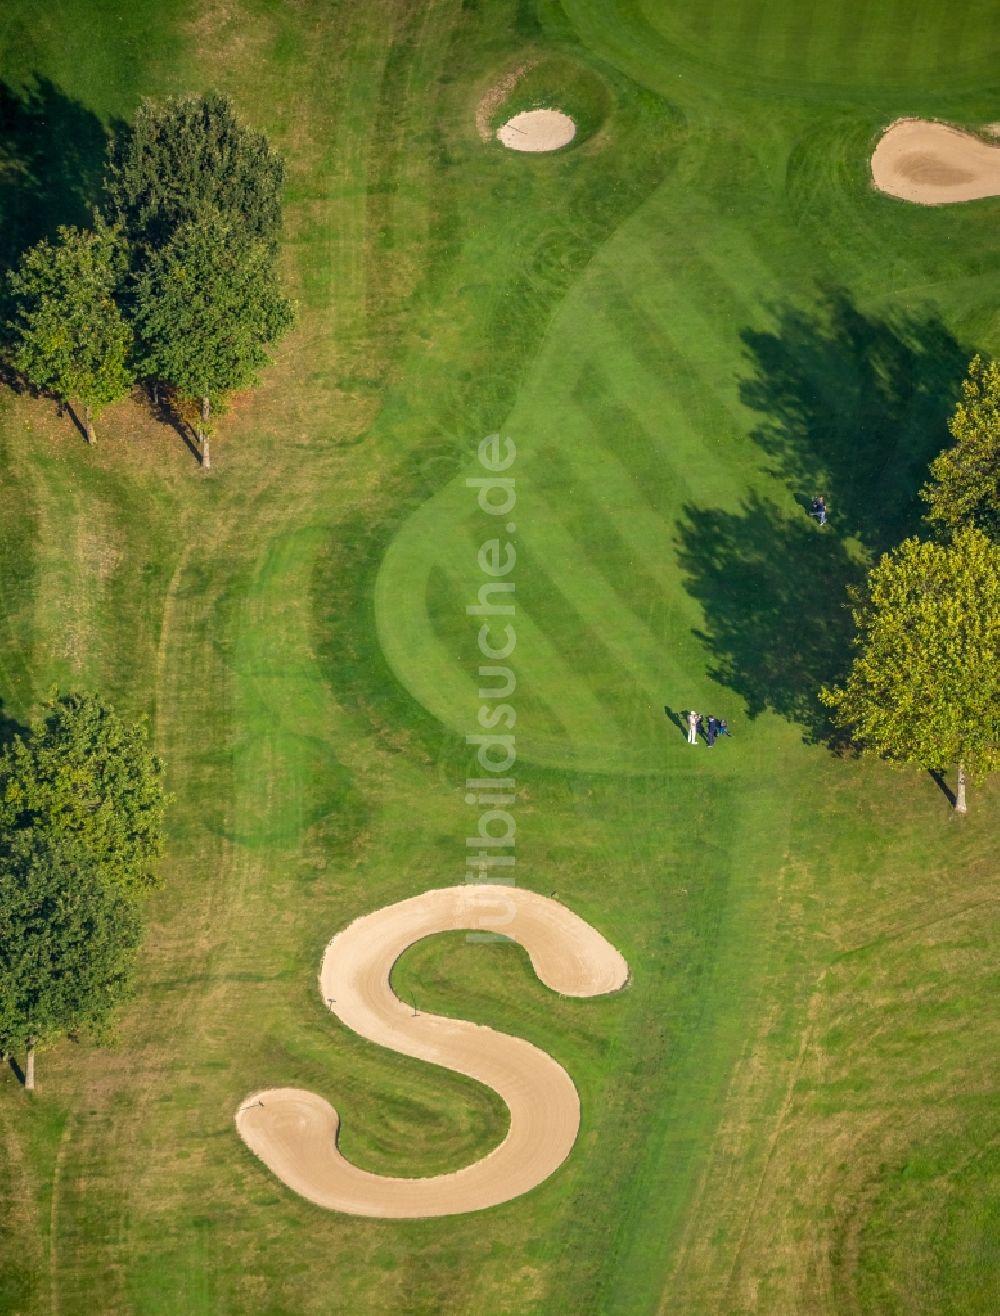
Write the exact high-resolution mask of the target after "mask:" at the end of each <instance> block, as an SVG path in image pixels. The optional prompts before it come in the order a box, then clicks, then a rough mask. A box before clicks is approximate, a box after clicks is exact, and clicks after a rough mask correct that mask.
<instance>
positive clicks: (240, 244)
mask: <svg viewBox="0 0 1000 1316" xmlns="http://www.w3.org/2000/svg"><path fill="white" fill-rule="evenodd" d="M135 318H136V328H137V333H138V336H139V339H140V343H141V353H142V355H141V361H142V369H143V371H144V372H145V373H147V374H149V375H151V376H153V377H155V378H158V379H160V380H163V381H164V382H166V383H168V384H171V385H173V386H174V388H176V389H177V391H178V393H179V394H180V395H181V397H183V398H186V399H189V400H191V401H194V402H195V403H196V404H197V406H198V420H197V422H196V428H197V434H198V439H199V442H200V444H201V450H202V463H203V465H204V466H205V467H206V469H207V468H208V467H209V466H210V464H211V461H210V455H209V447H208V433H209V430H208V427H209V423H210V419H211V415H212V412H213V410H214V409H216V408H218V407H219V406H220V405H221V404H222V403H223V402H224V400H225V397H226V395H227V394H228V393H229V392H231V391H232V390H233V389H238V388H246V387H248V386H249V385H251V384H253V383H255V382H256V378H257V372H258V370H259V369H260V368H261V367H262V366H263V365H264V364H266V362H267V360H268V352H267V348H268V345H269V344H271V343H273V342H275V341H276V340H277V339H278V338H279V337H280V335H281V334H282V333H284V331H285V330H286V329H287V328H288V327H289V325H290V324H291V322H292V308H291V305H290V304H289V302H288V301H287V300H286V299H285V297H283V296H282V293H281V289H280V287H279V284H278V276H277V272H276V270H275V267H274V260H273V255H272V252H271V250H270V248H269V247H268V246H267V244H266V243H264V242H262V241H260V239H258V238H255V237H252V236H250V235H248V234H247V233H245V232H243V231H241V229H240V228H239V226H238V225H237V224H235V223H234V222H233V221H232V220H230V219H229V218H227V217H226V216H224V215H222V214H220V213H219V212H217V211H205V212H203V213H202V214H201V215H200V216H199V217H198V218H196V219H193V220H191V221H190V222H189V223H186V224H183V225H182V226H181V227H180V228H179V229H178V230H177V232H176V233H175V234H174V236H173V238H172V239H171V240H170V242H169V243H168V244H167V246H166V247H164V248H163V249H162V250H159V251H155V252H153V253H152V255H151V256H150V259H149V265H148V268H147V269H146V270H145V271H144V272H143V273H142V274H141V275H140V276H139V279H138V281H137V284H136V298H135Z"/></svg>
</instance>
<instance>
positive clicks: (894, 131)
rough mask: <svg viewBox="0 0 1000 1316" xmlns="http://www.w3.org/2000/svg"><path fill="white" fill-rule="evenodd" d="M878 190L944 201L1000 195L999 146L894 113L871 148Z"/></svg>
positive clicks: (926, 202)
mask: <svg viewBox="0 0 1000 1316" xmlns="http://www.w3.org/2000/svg"><path fill="white" fill-rule="evenodd" d="M872 179H873V181H874V183H875V186H876V187H877V188H878V189H879V191H880V192H887V193H888V194H889V195H890V196H896V197H900V198H901V199H902V200H903V201H915V202H917V204H918V205H922V206H942V205H947V204H948V203H950V202H954V201H978V200H980V198H982V197H987V196H1000V146H994V145H992V144H991V143H989V142H984V141H982V140H981V139H980V138H978V137H973V136H972V135H971V133H964V132H960V131H959V129H957V128H949V127H948V125H947V124H945V123H934V122H932V121H931V120H928V119H897V120H896V122H895V123H893V124H890V126H889V127H888V128H887V129H886V130H885V132H884V133H883V134H882V136H881V138H880V139H879V143H878V145H877V146H876V147H875V150H874V151H873V153H872Z"/></svg>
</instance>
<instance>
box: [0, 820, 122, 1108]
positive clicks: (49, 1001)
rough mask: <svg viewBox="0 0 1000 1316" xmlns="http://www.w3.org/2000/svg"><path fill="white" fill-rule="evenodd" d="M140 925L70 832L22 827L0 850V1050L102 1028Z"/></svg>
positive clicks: (30, 1061)
mask: <svg viewBox="0 0 1000 1316" xmlns="http://www.w3.org/2000/svg"><path fill="white" fill-rule="evenodd" d="M139 937H140V923H139V915H138V911H137V910H136V908H135V907H134V904H133V902H132V901H130V900H129V899H128V897H127V896H126V895H125V894H124V892H122V891H121V890H119V889H118V888H117V887H115V886H114V885H113V884H109V883H108V882H107V881H106V880H105V877H104V875H103V874H102V873H101V872H100V871H99V869H98V866H97V865H96V864H95V862H94V860H93V858H92V857H91V856H88V855H87V854H85V853H84V852H83V850H81V849H80V848H79V847H78V846H77V845H76V844H75V843H74V841H73V840H72V839H71V838H69V837H63V838H62V839H56V838H55V837H53V836H51V835H48V834H46V833H45V832H42V831H38V830H35V829H31V828H29V829H26V830H24V831H21V832H19V833H18V834H17V835H16V836H15V837H14V838H13V840H12V842H11V843H10V844H9V845H8V846H7V847H6V849H5V851H4V852H3V853H0V1054H10V1053H15V1052H25V1053H26V1055H27V1060H26V1064H25V1087H26V1088H29V1089H30V1088H33V1087H34V1082H35V1048H36V1046H38V1045H39V1044H40V1043H44V1042H47V1041H50V1040H52V1039H54V1038H56V1037H59V1036H63V1035H65V1034H70V1035H75V1034H77V1033H79V1032H81V1031H83V1030H87V1031H91V1032H96V1033H98V1034H99V1033H100V1031H101V1030H102V1029H103V1028H104V1027H105V1026H106V1024H107V1021H108V1019H109V1017H110V1015H111V1013H112V1011H113V1010H114V1008H115V1006H116V1005H118V1004H119V1003H120V1002H121V1001H122V1000H123V999H125V998H126V997H127V995H128V993H129V988H130V985H131V977H132V968H133V964H134V961H135V954H136V949H137V947H138V944H139Z"/></svg>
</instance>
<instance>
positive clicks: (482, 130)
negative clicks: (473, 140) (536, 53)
mask: <svg viewBox="0 0 1000 1316" xmlns="http://www.w3.org/2000/svg"><path fill="white" fill-rule="evenodd" d="M537 63H538V60H537V59H529V60H525V62H524V63H523V64H518V66H517V68H516V69H513V70H512V71H511V72H510V73H507V74H505V76H504V77H502V78H501V79H500V81H499V82H496V83H494V84H493V86H492V87H490V89H489V91H487V92H486V94H485V95H484V96H483V97H482V98H481V99H480V101H479V104H478V105H477V106H476V132H477V133H478V134H479V138H480V140H481V141H484V142H488V141H490V139H491V138H492V136H493V130H492V128H491V127H490V121H491V120H492V118H493V116H494V114H496V112H497V110H498V109H499V108H500V106H501V105H502V104H503V103H504V101H505V100H506V98H507V97H508V96H509V95H510V93H511V92H512V91H513V90H514V88H515V87H516V86H517V84H518V83H519V82H520V80H521V79H522V78H523V77H524V75H525V74H526V73H527V72H528V70H529V69H531V68H534V66H535V65H536V64H537Z"/></svg>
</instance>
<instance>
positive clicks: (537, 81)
mask: <svg viewBox="0 0 1000 1316" xmlns="http://www.w3.org/2000/svg"><path fill="white" fill-rule="evenodd" d="M613 106H614V97H613V94H612V91H611V88H610V87H609V85H608V83H607V81H606V80H605V79H604V78H603V77H602V76H601V75H600V74H599V73H597V72H595V70H594V69H592V68H588V67H587V66H586V65H585V64H581V63H580V62H579V61H577V60H574V59H570V58H569V57H568V56H565V55H545V56H543V57H542V58H541V59H539V60H537V61H535V62H529V63H528V65H527V67H526V68H525V69H524V71H523V72H522V73H521V74H520V75H519V76H518V77H517V78H516V80H514V81H513V84H512V86H511V87H510V90H509V91H507V92H506V94H505V95H504V96H503V98H502V99H501V100H500V101H499V102H498V103H497V104H496V106H495V108H494V109H493V112H492V114H491V115H490V119H489V126H490V136H491V137H492V136H495V135H496V131H497V129H498V128H500V127H502V126H503V125H504V124H505V123H506V122H507V121H508V120H509V119H512V118H513V117H514V115H515V114H521V113H523V112H524V111H526V110H560V111H561V112H562V113H563V114H566V115H568V116H569V117H570V118H571V119H572V120H573V122H574V123H575V124H576V135H575V136H574V138H573V140H572V141H571V142H570V143H569V145H568V146H567V147H564V148H563V149H564V150H571V149H572V148H573V147H575V146H581V145H583V143H584V142H586V141H588V140H589V139H590V138H592V137H593V136H594V135H595V134H596V133H598V132H599V131H600V130H601V128H603V127H604V125H605V124H606V122H607V120H608V118H609V117H610V115H611V112H612V109H613Z"/></svg>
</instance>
